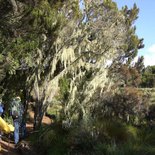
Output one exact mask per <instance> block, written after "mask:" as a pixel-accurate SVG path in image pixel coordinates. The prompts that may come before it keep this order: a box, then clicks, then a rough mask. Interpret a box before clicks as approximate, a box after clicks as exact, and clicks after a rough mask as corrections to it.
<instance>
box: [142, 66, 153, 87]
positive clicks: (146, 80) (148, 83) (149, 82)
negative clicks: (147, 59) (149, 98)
mask: <svg viewBox="0 0 155 155" xmlns="http://www.w3.org/2000/svg"><path fill="white" fill-rule="evenodd" d="M141 86H142V87H144V88H153V87H155V66H148V67H146V68H145V69H144V72H143V74H142V83H141Z"/></svg>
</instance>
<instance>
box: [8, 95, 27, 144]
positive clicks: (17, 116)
mask: <svg viewBox="0 0 155 155" xmlns="http://www.w3.org/2000/svg"><path fill="white" fill-rule="evenodd" d="M23 112H24V107H23V105H22V102H21V98H20V97H19V96H18V97H16V98H15V99H13V101H12V102H11V116H12V119H13V124H14V127H15V130H14V143H15V144H17V143H18V142H19V131H20V127H21V124H22V119H23Z"/></svg>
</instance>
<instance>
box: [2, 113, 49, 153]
mask: <svg viewBox="0 0 155 155" xmlns="http://www.w3.org/2000/svg"><path fill="white" fill-rule="evenodd" d="M29 116H30V118H31V120H33V118H34V113H33V112H29ZM42 123H43V124H47V125H49V124H51V119H50V118H48V117H46V116H44V117H43V121H42ZM26 128H27V133H28V135H29V136H31V134H33V133H31V132H32V131H33V123H32V122H29V123H27V124H26ZM29 133H31V134H29ZM24 141H25V142H26V140H24ZM1 148H2V150H1V151H0V155H22V154H21V153H20V152H19V151H18V150H17V148H15V144H14V143H13V141H12V140H11V139H10V138H8V137H5V138H3V140H2V141H1ZM33 154H34V152H33ZM29 155H32V153H31V152H30V153H29Z"/></svg>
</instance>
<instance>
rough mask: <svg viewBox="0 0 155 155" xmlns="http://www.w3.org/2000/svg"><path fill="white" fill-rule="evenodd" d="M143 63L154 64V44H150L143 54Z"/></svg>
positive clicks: (146, 64)
mask: <svg viewBox="0 0 155 155" xmlns="http://www.w3.org/2000/svg"><path fill="white" fill-rule="evenodd" d="M144 64H145V66H153V65H155V44H153V45H152V46H150V47H149V48H148V50H147V53H146V54H145V55H144Z"/></svg>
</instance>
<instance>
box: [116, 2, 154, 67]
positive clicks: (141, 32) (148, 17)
mask: <svg viewBox="0 0 155 155" xmlns="http://www.w3.org/2000/svg"><path fill="white" fill-rule="evenodd" d="M113 1H115V2H117V5H118V7H119V8H122V6H124V5H127V6H128V7H129V8H131V7H132V6H133V4H134V3H136V4H137V7H138V8H139V9H140V11H139V15H138V16H139V18H138V19H137V20H136V22H135V25H136V28H137V29H136V34H137V35H138V36H139V38H144V44H145V47H144V48H143V49H140V50H139V52H138V56H142V55H143V56H144V64H145V66H148V65H155V0H113Z"/></svg>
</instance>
